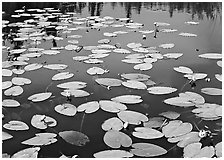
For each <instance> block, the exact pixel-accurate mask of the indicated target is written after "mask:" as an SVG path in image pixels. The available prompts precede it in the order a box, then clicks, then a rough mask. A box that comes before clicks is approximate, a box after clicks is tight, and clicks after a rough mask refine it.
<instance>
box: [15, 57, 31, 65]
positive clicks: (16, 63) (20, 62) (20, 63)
mask: <svg viewBox="0 0 224 160" xmlns="http://www.w3.org/2000/svg"><path fill="white" fill-rule="evenodd" d="M19 59H23V58H19V57H18V58H17V60H18V61H13V62H12V65H13V66H25V65H27V64H28V63H27V62H23V61H19ZM23 60H24V59H23Z"/></svg>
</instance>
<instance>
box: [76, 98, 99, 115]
mask: <svg viewBox="0 0 224 160" xmlns="http://www.w3.org/2000/svg"><path fill="white" fill-rule="evenodd" d="M99 108H100V105H99V103H98V102H97V101H91V102H87V103H83V104H81V105H79V106H78V107H77V111H78V112H83V111H85V113H93V112H96V111H97V110H98V109H99Z"/></svg>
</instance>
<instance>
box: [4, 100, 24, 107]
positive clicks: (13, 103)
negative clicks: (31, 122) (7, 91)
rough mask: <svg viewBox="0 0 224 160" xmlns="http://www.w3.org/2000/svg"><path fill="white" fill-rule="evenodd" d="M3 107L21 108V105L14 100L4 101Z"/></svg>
mask: <svg viewBox="0 0 224 160" xmlns="http://www.w3.org/2000/svg"><path fill="white" fill-rule="evenodd" d="M2 106H3V107H19V106H20V103H19V102H18V101H16V100H14V99H4V100H3V101H2Z"/></svg>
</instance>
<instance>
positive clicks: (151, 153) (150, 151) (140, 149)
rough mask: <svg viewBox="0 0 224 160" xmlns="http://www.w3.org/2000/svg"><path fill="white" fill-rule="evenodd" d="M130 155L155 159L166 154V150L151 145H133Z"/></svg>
mask: <svg viewBox="0 0 224 160" xmlns="http://www.w3.org/2000/svg"><path fill="white" fill-rule="evenodd" d="M132 147H133V148H134V149H131V151H130V152H131V153H133V154H134V155H136V156H140V157H156V156H160V155H163V154H166V153H167V150H166V149H164V148H162V147H160V146H157V145H155V144H151V143H134V144H132Z"/></svg>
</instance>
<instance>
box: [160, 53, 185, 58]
mask: <svg viewBox="0 0 224 160" xmlns="http://www.w3.org/2000/svg"><path fill="white" fill-rule="evenodd" d="M163 56H164V57H166V58H170V59H172V58H173V59H177V58H180V57H181V56H183V53H166V54H164V55H163Z"/></svg>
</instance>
